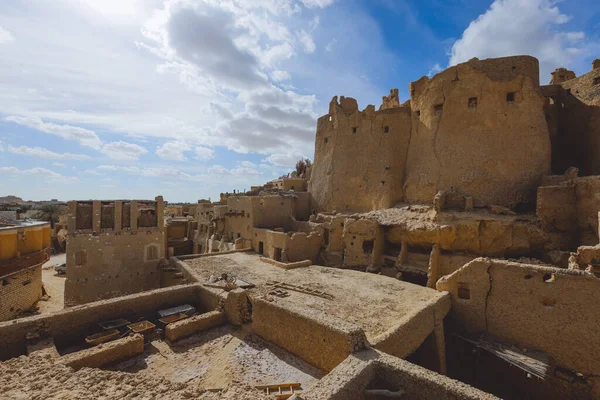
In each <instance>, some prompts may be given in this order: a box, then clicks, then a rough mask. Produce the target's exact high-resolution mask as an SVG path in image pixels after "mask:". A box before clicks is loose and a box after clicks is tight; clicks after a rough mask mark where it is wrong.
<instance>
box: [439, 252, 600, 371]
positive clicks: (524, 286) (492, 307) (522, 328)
mask: <svg viewBox="0 0 600 400" xmlns="http://www.w3.org/2000/svg"><path fill="white" fill-rule="evenodd" d="M437 289H438V290H444V291H448V292H450V294H451V296H452V314H453V316H454V317H455V318H456V320H457V322H458V324H459V327H460V328H461V329H462V330H464V331H466V332H469V333H481V332H485V333H487V334H489V335H490V336H492V337H493V338H496V339H498V340H501V341H505V342H508V343H514V344H518V346H520V347H522V348H526V349H537V350H541V351H544V352H546V353H548V354H549V355H550V356H551V357H552V358H553V360H554V362H555V365H557V366H560V367H562V368H566V369H568V370H572V371H575V372H578V373H581V374H583V375H584V376H589V375H596V376H597V375H598V374H599V373H600V363H598V356H597V349H598V348H599V346H600V335H599V334H598V332H600V319H598V318H597V317H596V311H595V309H594V308H590V307H586V306H584V305H585V304H595V302H596V300H597V299H599V296H600V280H599V279H598V278H596V277H595V276H593V275H592V274H587V273H584V272H582V271H573V270H564V269H559V268H550V267H544V266H539V265H527V264H519V263H515V262H510V261H506V260H491V259H484V258H478V259H476V260H473V261H472V262H470V263H469V264H467V265H465V266H464V267H462V268H461V269H459V270H458V271H456V272H454V273H453V274H451V275H449V276H446V277H444V278H442V279H440V280H439V281H438V283H437Z"/></svg>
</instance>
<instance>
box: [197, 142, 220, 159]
mask: <svg viewBox="0 0 600 400" xmlns="http://www.w3.org/2000/svg"><path fill="white" fill-rule="evenodd" d="M195 151H196V158H197V159H198V160H201V161H208V160H212V159H213V158H215V151H214V150H213V149H209V148H208V147H202V146H198V147H196V149H195Z"/></svg>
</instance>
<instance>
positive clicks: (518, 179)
mask: <svg viewBox="0 0 600 400" xmlns="http://www.w3.org/2000/svg"><path fill="white" fill-rule="evenodd" d="M410 104H411V109H412V114H413V118H412V120H413V124H412V132H411V140H410V147H409V151H408V159H407V164H406V180H405V193H406V200H407V201H408V202H423V203H430V202H431V201H432V200H433V198H434V196H435V195H436V193H437V192H438V191H455V192H456V193H457V194H458V195H461V196H471V197H472V198H473V202H474V205H475V206H483V205H488V204H497V205H504V206H509V205H514V204H518V203H531V204H533V203H534V202H535V193H536V192H535V189H536V187H537V185H538V184H539V182H540V180H541V177H542V176H543V175H546V174H548V173H549V171H550V140H549V136H548V128H547V125H546V120H545V116H544V112H543V105H544V97H543V96H542V95H541V92H540V90H539V72H538V61H537V60H536V59H535V58H533V57H527V56H519V57H507V58H501V59H488V60H482V61H479V60H477V59H474V60H471V61H469V62H467V63H463V64H459V65H457V66H455V67H451V68H449V69H447V70H445V71H443V72H441V73H439V74H438V75H436V76H434V77H433V78H431V79H428V78H427V77H423V78H421V79H420V80H418V81H416V82H413V83H412V84H411V103H410Z"/></svg>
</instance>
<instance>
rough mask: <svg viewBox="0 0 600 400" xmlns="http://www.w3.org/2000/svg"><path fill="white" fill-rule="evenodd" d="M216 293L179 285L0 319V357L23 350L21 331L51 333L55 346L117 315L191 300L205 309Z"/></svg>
mask: <svg viewBox="0 0 600 400" xmlns="http://www.w3.org/2000/svg"><path fill="white" fill-rule="evenodd" d="M219 300H220V299H219V296H218V295H216V294H214V293H212V292H210V291H208V290H206V289H204V288H203V287H202V286H200V285H182V286H176V287H171V288H165V289H156V290H151V291H148V292H143V293H138V294H134V295H129V296H124V297H119V298H115V299H110V300H102V301H98V302H94V303H90V304H85V305H81V306H76V307H72V308H68V309H65V310H62V311H59V312H56V313H52V314H44V315H36V316H33V317H28V318H22V319H18V320H14V321H9V322H2V323H0V337H2V341H1V342H0V360H6V359H9V358H12V357H18V356H20V355H23V354H25V352H26V341H25V335H26V334H27V333H28V332H35V333H38V334H39V335H40V336H41V337H46V336H52V337H54V340H55V343H56V345H57V347H58V348H59V349H60V348H61V347H64V346H68V345H69V344H70V343H72V342H74V341H78V340H81V338H83V337H85V336H87V335H90V334H93V333H96V332H97V330H98V323H99V322H101V321H106V320H111V319H115V318H119V317H123V318H127V319H129V320H130V321H136V320H138V319H139V318H155V317H156V312H157V311H158V310H161V309H165V308H169V307H174V306H178V305H182V304H191V305H193V306H195V307H196V308H197V309H198V311H200V312H208V311H212V310H214V309H216V308H217V307H218V305H219Z"/></svg>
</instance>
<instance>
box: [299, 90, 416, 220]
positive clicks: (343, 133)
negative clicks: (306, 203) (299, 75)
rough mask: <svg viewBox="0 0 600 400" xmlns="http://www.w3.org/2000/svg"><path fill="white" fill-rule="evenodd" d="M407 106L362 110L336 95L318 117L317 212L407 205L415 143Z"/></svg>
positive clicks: (312, 189) (314, 189)
mask: <svg viewBox="0 0 600 400" xmlns="http://www.w3.org/2000/svg"><path fill="white" fill-rule="evenodd" d="M410 120H411V117H410V109H409V108H408V107H407V106H400V107H395V108H388V109H385V110H382V111H375V107H373V106H368V107H367V108H366V109H365V110H364V111H358V106H357V105H356V101H355V100H354V99H349V98H344V97H343V96H342V98H341V99H340V103H338V100H337V96H336V97H334V98H333V100H332V101H331V103H330V106H329V114H327V115H325V116H323V117H321V118H319V120H318V122H317V134H316V141H315V157H314V164H313V169H312V172H311V179H310V183H309V191H310V193H311V195H312V208H313V209H314V210H316V211H333V210H337V211H338V212H346V211H370V210H376V209H379V208H387V207H390V206H392V205H393V204H395V203H397V202H400V201H402V198H403V192H402V183H403V179H404V170H405V162H406V152H407V150H408V143H409V140H410V124H411V121H410Z"/></svg>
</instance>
